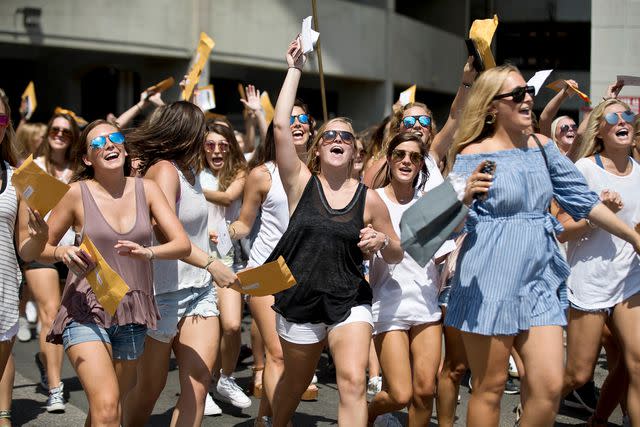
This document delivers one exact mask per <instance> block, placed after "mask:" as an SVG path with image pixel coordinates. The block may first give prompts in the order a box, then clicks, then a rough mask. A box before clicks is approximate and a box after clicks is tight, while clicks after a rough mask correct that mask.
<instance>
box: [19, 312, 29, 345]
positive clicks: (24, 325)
mask: <svg viewBox="0 0 640 427" xmlns="http://www.w3.org/2000/svg"><path fill="white" fill-rule="evenodd" d="M30 339H31V329H29V321H28V320H27V318H26V317H22V316H20V317H19V318H18V341H20V342H27V341H29V340H30Z"/></svg>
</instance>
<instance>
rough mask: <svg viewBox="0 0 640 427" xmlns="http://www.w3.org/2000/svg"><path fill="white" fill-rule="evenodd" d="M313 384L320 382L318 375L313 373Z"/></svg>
mask: <svg viewBox="0 0 640 427" xmlns="http://www.w3.org/2000/svg"><path fill="white" fill-rule="evenodd" d="M311 384H318V376H317V375H316V374H313V378H311Z"/></svg>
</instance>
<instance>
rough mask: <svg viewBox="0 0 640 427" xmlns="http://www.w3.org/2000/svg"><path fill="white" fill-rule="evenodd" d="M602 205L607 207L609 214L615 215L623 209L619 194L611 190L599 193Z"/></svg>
mask: <svg viewBox="0 0 640 427" xmlns="http://www.w3.org/2000/svg"><path fill="white" fill-rule="evenodd" d="M600 200H601V201H602V204H603V205H605V206H606V207H608V208H609V209H610V210H611V212H613V213H616V212H618V211H620V209H622V208H623V207H624V203H623V202H622V198H621V197H620V194H619V193H617V192H615V191H611V190H602V193H600Z"/></svg>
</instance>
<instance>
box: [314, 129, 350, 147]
mask: <svg viewBox="0 0 640 427" xmlns="http://www.w3.org/2000/svg"><path fill="white" fill-rule="evenodd" d="M338 136H340V140H341V141H342V142H344V143H345V144H353V143H354V142H355V140H356V137H355V136H353V134H352V133H351V132H349V131H346V130H327V131H324V132H323V133H322V135H321V136H320V138H322V141H323V142H324V143H325V144H328V143H330V142H333V141H335V140H336V138H337V137H338Z"/></svg>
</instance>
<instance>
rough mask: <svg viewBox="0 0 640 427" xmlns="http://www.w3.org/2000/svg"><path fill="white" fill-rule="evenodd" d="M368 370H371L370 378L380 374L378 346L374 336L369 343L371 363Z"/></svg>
mask: <svg viewBox="0 0 640 427" xmlns="http://www.w3.org/2000/svg"><path fill="white" fill-rule="evenodd" d="M367 371H368V372H369V378H374V377H379V376H380V361H379V360H378V354H377V353H376V346H375V344H374V343H373V338H372V339H371V344H370V345H369V363H368V368H367Z"/></svg>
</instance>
